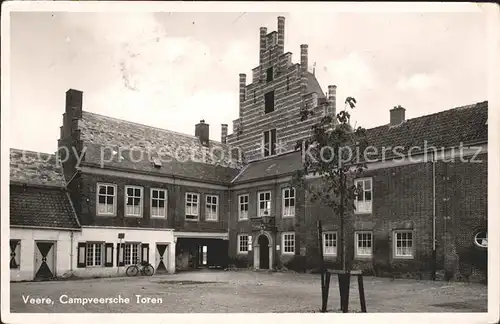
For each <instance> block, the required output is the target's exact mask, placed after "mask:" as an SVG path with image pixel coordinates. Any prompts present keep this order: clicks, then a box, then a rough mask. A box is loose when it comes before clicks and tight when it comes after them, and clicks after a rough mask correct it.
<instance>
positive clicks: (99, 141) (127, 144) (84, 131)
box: [78, 111, 239, 168]
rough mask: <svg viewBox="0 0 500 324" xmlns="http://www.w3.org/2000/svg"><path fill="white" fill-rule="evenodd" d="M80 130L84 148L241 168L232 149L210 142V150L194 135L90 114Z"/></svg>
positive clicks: (84, 119) (80, 126)
mask: <svg viewBox="0 0 500 324" xmlns="http://www.w3.org/2000/svg"><path fill="white" fill-rule="evenodd" d="M78 128H79V129H80V133H81V139H82V140H83V142H84V146H86V145H87V144H95V145H103V146H115V147H121V148H122V149H133V150H142V151H151V152H157V151H158V150H161V152H162V153H166V154H167V155H169V156H171V157H175V158H176V159H178V160H180V161H184V160H189V159H191V157H192V156H194V157H195V159H196V160H197V161H204V162H203V163H205V164H212V165H220V166H223V167H232V168H237V167H238V166H239V164H238V161H237V159H236V156H232V155H231V148H230V146H229V145H227V144H222V143H220V142H217V141H212V140H210V141H209V146H208V148H207V147H204V146H203V145H201V143H200V140H199V139H198V138H197V137H195V136H192V135H187V134H182V133H177V132H173V131H170V130H166V129H161V128H156V127H152V126H147V125H143V124H138V123H133V122H129V121H126V120H121V119H116V118H112V117H108V116H103V115H99V114H95V113H91V112H87V111H83V112H82V119H80V120H79V122H78ZM211 152H213V153H214V154H211Z"/></svg>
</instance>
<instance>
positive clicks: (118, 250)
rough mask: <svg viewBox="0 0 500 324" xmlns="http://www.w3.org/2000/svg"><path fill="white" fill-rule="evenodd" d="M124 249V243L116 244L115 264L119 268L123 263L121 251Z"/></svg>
mask: <svg viewBox="0 0 500 324" xmlns="http://www.w3.org/2000/svg"><path fill="white" fill-rule="evenodd" d="M124 249H125V243H121V246H120V243H116V264H117V265H118V266H119V267H123V266H124V265H125V262H123V251H124Z"/></svg>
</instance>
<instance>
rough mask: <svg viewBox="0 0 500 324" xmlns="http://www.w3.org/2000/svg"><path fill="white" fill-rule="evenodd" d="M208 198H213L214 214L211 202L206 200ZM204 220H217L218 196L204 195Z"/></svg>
mask: <svg viewBox="0 0 500 324" xmlns="http://www.w3.org/2000/svg"><path fill="white" fill-rule="evenodd" d="M208 198H211V199H213V198H215V215H213V213H212V209H211V208H210V207H212V206H214V203H213V202H210V203H209V202H208ZM205 221H207V222H218V221H219V196H218V195H205Z"/></svg>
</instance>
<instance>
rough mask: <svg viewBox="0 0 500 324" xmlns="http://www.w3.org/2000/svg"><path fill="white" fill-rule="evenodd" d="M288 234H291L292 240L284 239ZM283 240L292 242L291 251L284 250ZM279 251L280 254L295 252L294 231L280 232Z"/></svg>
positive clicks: (292, 253)
mask: <svg viewBox="0 0 500 324" xmlns="http://www.w3.org/2000/svg"><path fill="white" fill-rule="evenodd" d="M289 235H292V236H293V239H292V240H288V241H287V240H286V239H285V238H286V237H287V236H289ZM285 242H292V246H293V251H286V244H285ZM281 253H282V254H288V255H294V254H295V232H284V233H281Z"/></svg>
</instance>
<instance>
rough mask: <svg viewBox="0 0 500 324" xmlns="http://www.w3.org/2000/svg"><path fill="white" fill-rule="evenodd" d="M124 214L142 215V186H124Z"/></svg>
mask: <svg viewBox="0 0 500 324" xmlns="http://www.w3.org/2000/svg"><path fill="white" fill-rule="evenodd" d="M125 216H134V217H142V188H141V187H135V186H125Z"/></svg>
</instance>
